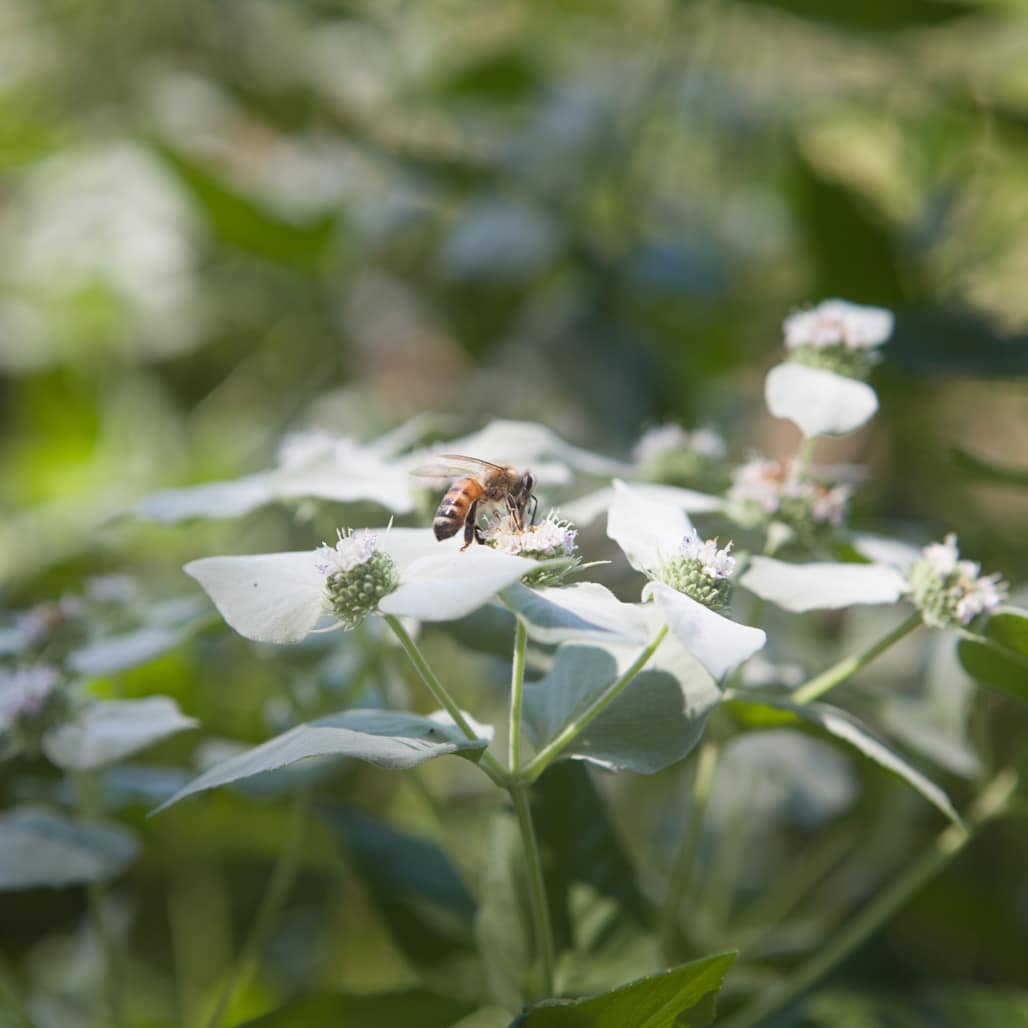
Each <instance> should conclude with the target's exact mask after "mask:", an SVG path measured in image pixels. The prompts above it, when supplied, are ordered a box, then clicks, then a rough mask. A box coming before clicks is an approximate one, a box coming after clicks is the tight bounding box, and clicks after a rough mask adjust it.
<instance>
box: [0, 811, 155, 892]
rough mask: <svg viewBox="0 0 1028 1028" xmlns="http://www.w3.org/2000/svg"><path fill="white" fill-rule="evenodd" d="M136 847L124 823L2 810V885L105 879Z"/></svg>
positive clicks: (28, 886) (31, 885) (35, 885)
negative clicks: (78, 819) (75, 819)
mask: <svg viewBox="0 0 1028 1028" xmlns="http://www.w3.org/2000/svg"><path fill="white" fill-rule="evenodd" d="M137 848H138V847H137V844H136V839H135V836H133V834H132V833H131V832H129V831H128V830H127V829H125V828H122V827H121V826H120V825H115V824H100V823H97V822H86V821H71V820H69V819H67V818H65V817H63V816H62V815H60V814H57V813H55V812H54V811H51V810H46V809H45V808H43V807H16V808H15V809H14V810H10V811H7V812H6V813H4V814H0V889H35V888H39V887H41V886H44V887H45V886H48V887H52V888H57V887H59V886H63V885H81V884H83V883H87V882H105V881H108V880H109V879H111V878H113V877H114V876H115V875H117V874H119V873H120V872H121V871H122V870H124V868H125V867H126V866H127V865H128V864H129V863H130V862H131V861H132V860H133V859H134V857H135V855H136V850H137Z"/></svg>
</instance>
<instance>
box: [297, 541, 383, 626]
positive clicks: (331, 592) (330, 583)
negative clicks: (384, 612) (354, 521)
mask: <svg viewBox="0 0 1028 1028" xmlns="http://www.w3.org/2000/svg"><path fill="white" fill-rule="evenodd" d="M338 535H339V538H338V540H337V541H336V544H335V546H322V547H321V548H320V549H319V550H318V551H317V558H318V559H317V563H316V566H317V568H318V570H319V571H320V572H321V573H322V574H323V575H324V576H325V593H326V595H327V597H328V606H329V609H330V610H331V611H332V613H333V614H334V615H335V616H336V617H337V618H338V619H339V623H340V624H341V625H342V626H343V627H344V628H356V627H357V625H359V624H360V623H361V622H362V621H363V620H364V619H365V618H366V617H367V616H368V615H369V614H370V613H372V612H373V611H375V610H377V609H378V604H379V601H380V600H381V599H382V597H383V596H388V595H389V593H391V592H393V591H394V590H395V589H396V587H397V586H398V585H399V584H400V579H399V576H398V574H397V572H396V565H395V564H394V563H393V559H392V557H390V556H389V554H388V553H385V552H384V551H382V550H380V549H379V548H378V536H377V535H376V533H374V532H369V531H368V530H367V529H366V528H362V529H359V530H358V531H356V532H354V531H350V530H347V531H346V532H343V531H340V532H339V533H338Z"/></svg>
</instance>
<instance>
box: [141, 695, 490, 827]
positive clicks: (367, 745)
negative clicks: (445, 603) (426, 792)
mask: <svg viewBox="0 0 1028 1028" xmlns="http://www.w3.org/2000/svg"><path fill="white" fill-rule="evenodd" d="M487 745H488V740H487V739H468V738H466V737H465V736H464V734H463V733H462V732H461V731H460V730H459V729H458V728H457V727H456V726H455V725H453V724H446V723H443V722H442V721H441V720H434V719H433V718H428V717H421V716H419V715H417V714H407V713H403V712H392V711H382V710H347V711H343V712H342V713H340V714H332V715H330V716H329V717H323V718H319V719H318V720H317V721H311V722H309V723H308V724H303V725H297V726H296V727H295V728H291V729H290V730H289V731H288V732H284V733H283V734H282V735H278V736H275V738H273V739H269V740H268V741H267V742H265V743H262V744H261V745H259V746H255V747H253V748H252V749H248V750H246V751H244V752H243V753H239V754H237V755H235V756H233V757H230V758H229V759H228V760H225V761H223V762H222V763H220V764H218V765H216V766H215V767H212V768H210V769H209V770H208V771H205V772H204V773H203V774H202V775H200V776H199V778H196V779H194V780H193V781H192V782H190V783H189V784H188V785H187V786H185V787H184V788H182V789H180V790H179V791H178V792H177V793H175V795H174V796H172V797H171V799H169V800H168V801H167V802H166V803H164V804H162V805H161V806H160V807H158V808H157V810H164V809H165V808H166V807H169V806H171V805H172V804H173V803H178V802H179V801H180V800H182V799H185V798H186V797H187V796H192V795H193V794H194V793H198V792H203V791H204V790H205V789H214V788H217V787H218V786H220V785H228V784H229V783H230V782H238V781H240V780H242V779H244V778H251V777H253V776H254V775H260V774H264V773H265V772H267V771H274V770H276V769H278V768H280V767H286V766H287V765H289V764H295V763H296V762H297V761H300V760H305V759H307V758H310V757H355V758H356V759H358V760H364V761H367V762H368V763H369V764H375V765H376V766H378V767H385V768H393V769H405V768H411V767H415V766H416V765H418V764H422V763H424V762H425V761H426V760H432V759H433V758H434V757H441V756H445V755H446V754H449V753H469V754H475V753H480V752H481V751H482V750H484V749H485V748H486V746H487Z"/></svg>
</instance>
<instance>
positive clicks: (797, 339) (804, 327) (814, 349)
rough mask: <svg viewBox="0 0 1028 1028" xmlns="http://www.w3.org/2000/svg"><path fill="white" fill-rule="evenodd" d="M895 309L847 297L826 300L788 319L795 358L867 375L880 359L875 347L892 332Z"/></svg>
mask: <svg viewBox="0 0 1028 1028" xmlns="http://www.w3.org/2000/svg"><path fill="white" fill-rule="evenodd" d="M892 327H893V316H892V312H891V311H888V310H885V309H884V308H882V307H864V306H861V305H859V304H855V303H849V302H848V301H846V300H825V301H824V302H823V303H821V304H819V305H818V306H817V307H813V308H811V309H810V310H805V311H798V312H797V313H795V314H791V315H790V316H789V317H787V318H786V319H785V324H784V326H783V328H784V331H785V347H786V349H787V350H789V357H790V359H791V360H793V361H796V362H798V363H800V364H806V365H808V366H810V367H815V368H824V369H826V370H828V371H834V372H837V373H838V374H840V375H846V376H848V377H849V378H866V377H867V375H868V373H869V372H870V370H871V367H872V365H873V364H874V363H875V361H876V360H877V359H878V356H877V354H876V352H875V348H876V347H878V346H881V345H882V343H884V342H886V340H888V338H889V336H891V335H892Z"/></svg>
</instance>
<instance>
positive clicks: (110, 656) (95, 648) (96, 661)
mask: <svg viewBox="0 0 1028 1028" xmlns="http://www.w3.org/2000/svg"><path fill="white" fill-rule="evenodd" d="M189 632H190V629H188V628H168V627H165V626H163V625H147V626H145V627H143V628H137V629H135V630H134V631H131V632H125V633H123V634H122V635H112V636H108V637H107V638H104V639H96V640H94V641H93V642H90V643H87V644H86V645H85V646H80V647H79V648H78V649H77V650H73V651H72V653H71V654H70V655H69V657H68V666H69V667H70V668H71V670H72V671H74V672H75V673H76V674H80V675H85V676H86V677H88V678H98V677H100V676H101V675H113V674H117V673H118V672H119V671H124V670H126V669H127V668H133V667H138V666H139V665H140V664H146V663H148V662H149V661H151V660H153V659H154V658H155V657H159V656H160V655H161V654H162V653H166V652H167V651H168V650H170V649H173V648H174V647H176V646H177V645H178V644H179V643H180V642H182V640H183V639H185V638H186V637H187V636H188V635H189Z"/></svg>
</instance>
